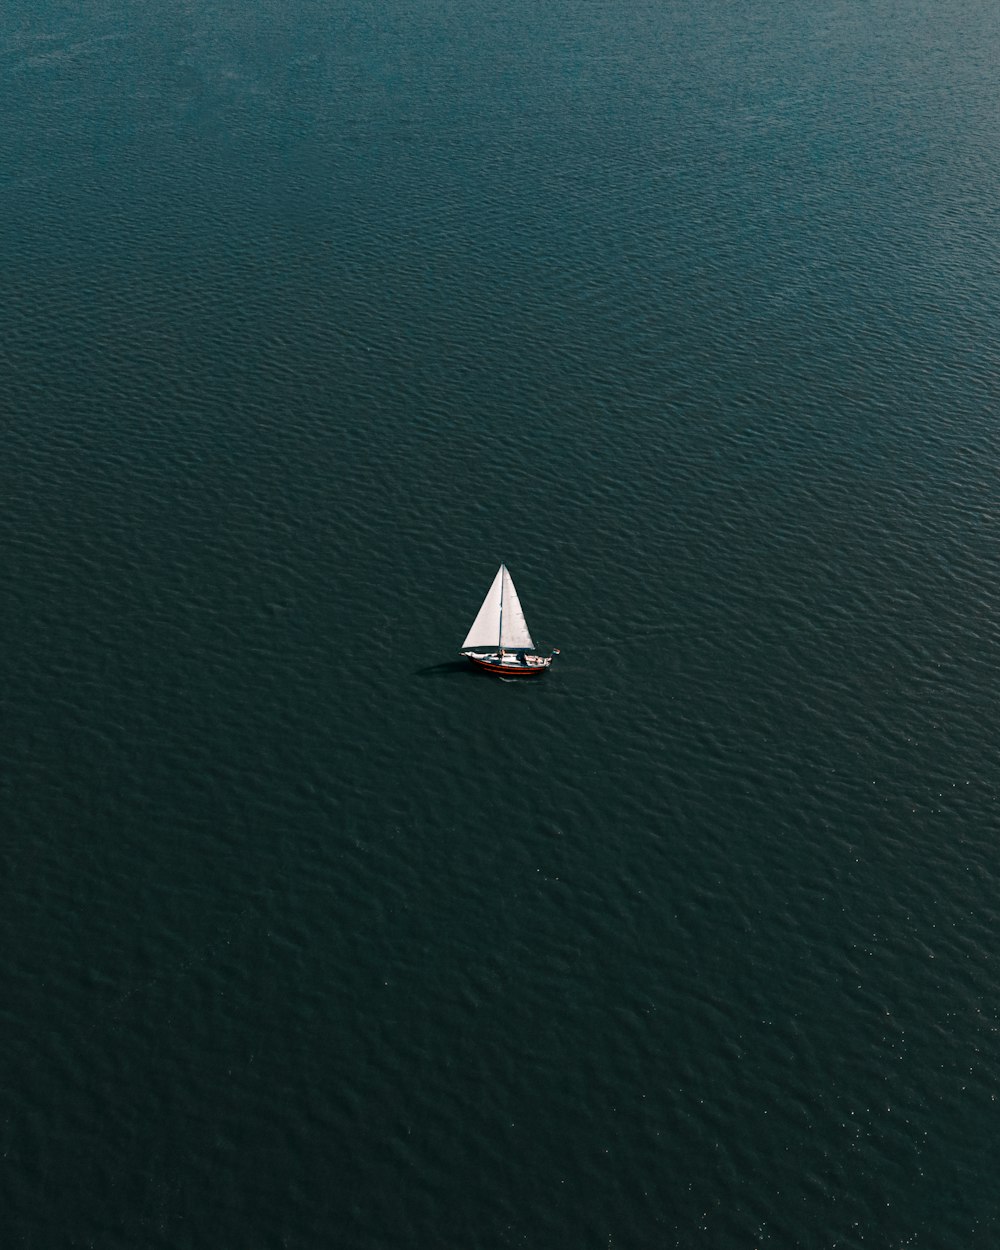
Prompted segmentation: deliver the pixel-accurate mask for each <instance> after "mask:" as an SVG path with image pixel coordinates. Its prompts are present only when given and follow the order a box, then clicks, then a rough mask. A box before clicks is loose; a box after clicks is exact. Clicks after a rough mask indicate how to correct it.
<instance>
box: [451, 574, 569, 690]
mask: <svg viewBox="0 0 1000 1250" xmlns="http://www.w3.org/2000/svg"><path fill="white" fill-rule="evenodd" d="M462 654H463V655H464V656H465V657H466V659H468V660H471V661H472V663H473V664H475V665H476V667H477V668H482V669H485V670H486V672H488V673H498V674H499V675H500V676H502V677H531V676H535V675H537V674H538V673H544V672H545V670H546V669H547V668H548V667H549V665H550V664H551V663H552V660H553V658H554V657H555V656H557V655H558V654H559V652H558V650H553V651H550V652H549V654H548V655H544V654H542V653H540V652H539V651H537V650H536V649H535V644H534V643H533V642H532V641H531V634H530V633H529V632H528V623H527V621H525V619H524V612H523V611H522V610H521V600H520V599H519V598H518V597H517V591H516V590H515V589H514V582H513V580H512V579H511V575H510V573H509V572H508V571H507V566H506V565H505V564H501V565H500V568H499V569H498V570H497V575H496V577H494V579H493V585H492V586H490V588H489V590H488V591H487V592H486V598H485V599H484V600H483V606H482V607H481V608H480V609H479V612H478V614H477V616H476V619H475V620H474V621H473V622H472V628H471V629H470V630H469V632H468V634H467V635H466V639H465V642H463V643H462Z"/></svg>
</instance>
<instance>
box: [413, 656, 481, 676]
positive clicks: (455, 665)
mask: <svg viewBox="0 0 1000 1250" xmlns="http://www.w3.org/2000/svg"><path fill="white" fill-rule="evenodd" d="M415 676H417V677H488V676H489V674H488V673H484V672H483V671H482V670H481V669H478V668H475V667H474V666H473V665H472V664H470V663H469V662H468V661H467V660H446V661H445V662H444V663H443V664H431V665H430V666H429V667H428V668H418V669H417V670H416V672H415Z"/></svg>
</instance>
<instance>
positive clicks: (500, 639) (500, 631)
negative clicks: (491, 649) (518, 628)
mask: <svg viewBox="0 0 1000 1250" xmlns="http://www.w3.org/2000/svg"><path fill="white" fill-rule="evenodd" d="M506 572H507V566H506V564H501V565H500V620H499V622H498V623H497V624H498V627H497V653H498V654H499V652H500V651H501V649H502V648H501V644H502V643H503V584H504V573H506Z"/></svg>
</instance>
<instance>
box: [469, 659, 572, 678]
mask: <svg viewBox="0 0 1000 1250" xmlns="http://www.w3.org/2000/svg"><path fill="white" fill-rule="evenodd" d="M465 658H466V659H467V660H468V661H469V663H470V664H474V665H475V666H476V668H481V669H482V670H483V672H484V673H495V674H496V675H497V676H498V677H540V676H541V675H542V673H546V672H548V670H549V666H550V665H551V663H552V661H551V660H550V661H549V663H548V664H537V665H531V666H529V665H527V664H493V663H491V662H490V661H489V660H479V659H477V658H476V657H475V656H474V655H467V656H466V657H465Z"/></svg>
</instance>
